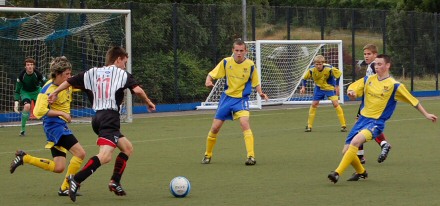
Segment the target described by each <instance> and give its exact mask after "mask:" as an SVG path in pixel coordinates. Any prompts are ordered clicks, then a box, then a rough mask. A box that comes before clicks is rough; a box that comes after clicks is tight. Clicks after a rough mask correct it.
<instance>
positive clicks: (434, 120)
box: [415, 103, 437, 123]
mask: <svg viewBox="0 0 440 206" xmlns="http://www.w3.org/2000/svg"><path fill="white" fill-rule="evenodd" d="M415 108H416V109H417V110H419V112H420V113H422V114H423V116H425V117H426V119H429V120H431V121H432V122H433V123H434V122H436V121H437V116H435V115H434V114H430V113H428V112H427V111H426V110H425V108H423V106H422V104H420V103H419V104H417V106H416V107H415Z"/></svg>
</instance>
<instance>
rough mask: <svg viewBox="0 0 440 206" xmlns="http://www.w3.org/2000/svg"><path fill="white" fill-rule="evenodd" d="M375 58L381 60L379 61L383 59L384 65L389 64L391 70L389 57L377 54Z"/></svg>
mask: <svg viewBox="0 0 440 206" xmlns="http://www.w3.org/2000/svg"><path fill="white" fill-rule="evenodd" d="M376 58H381V59H383V60H384V61H385V64H388V63H389V64H390V68H391V66H392V65H393V64H392V62H391V57H390V56H389V55H386V54H379V55H377V57H376Z"/></svg>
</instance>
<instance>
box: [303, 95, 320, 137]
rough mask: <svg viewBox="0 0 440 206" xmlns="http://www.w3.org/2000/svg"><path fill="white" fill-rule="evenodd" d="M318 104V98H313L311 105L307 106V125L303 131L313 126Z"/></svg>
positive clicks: (308, 130) (307, 130) (309, 129)
mask: <svg viewBox="0 0 440 206" xmlns="http://www.w3.org/2000/svg"><path fill="white" fill-rule="evenodd" d="M318 106H319V100H313V101H312V105H310V108H309V117H308V118H307V127H306V130H305V132H311V131H312V128H313V123H314V122H315V117H316V110H317V109H318Z"/></svg>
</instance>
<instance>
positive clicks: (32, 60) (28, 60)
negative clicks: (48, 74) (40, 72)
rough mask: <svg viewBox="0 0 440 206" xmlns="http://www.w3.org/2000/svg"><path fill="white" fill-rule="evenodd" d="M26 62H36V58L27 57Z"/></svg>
mask: <svg viewBox="0 0 440 206" xmlns="http://www.w3.org/2000/svg"><path fill="white" fill-rule="evenodd" d="M24 63H25V64H26V63H32V64H35V59H33V58H32V57H26V59H25V60H24Z"/></svg>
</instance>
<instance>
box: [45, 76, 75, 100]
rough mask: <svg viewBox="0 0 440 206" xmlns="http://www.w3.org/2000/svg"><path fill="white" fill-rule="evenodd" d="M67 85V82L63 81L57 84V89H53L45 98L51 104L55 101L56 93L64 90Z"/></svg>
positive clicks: (68, 85)
mask: <svg viewBox="0 0 440 206" xmlns="http://www.w3.org/2000/svg"><path fill="white" fill-rule="evenodd" d="M69 87H70V84H69V82H67V81H64V82H63V83H62V84H61V85H60V86H58V88H57V89H55V91H53V92H52V93H50V94H49V97H48V98H47V99H48V101H49V103H50V104H52V103H54V102H55V101H57V98H58V93H60V92H61V91H63V90H65V89H67V88H69Z"/></svg>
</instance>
